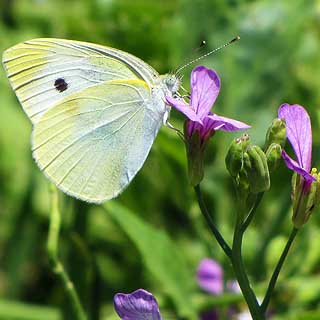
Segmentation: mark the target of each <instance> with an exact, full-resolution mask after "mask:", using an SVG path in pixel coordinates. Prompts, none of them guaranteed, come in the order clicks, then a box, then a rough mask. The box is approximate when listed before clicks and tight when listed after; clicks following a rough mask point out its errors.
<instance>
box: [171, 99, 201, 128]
mask: <svg viewBox="0 0 320 320" xmlns="http://www.w3.org/2000/svg"><path fill="white" fill-rule="evenodd" d="M166 100H167V103H168V104H169V105H171V106H173V107H175V108H176V109H177V110H179V111H180V112H182V113H183V114H184V115H185V116H186V117H187V118H189V119H190V120H192V121H195V122H199V123H202V122H201V119H200V117H199V116H198V115H197V114H196V113H195V112H194V110H193V109H192V108H191V107H190V106H189V105H187V104H186V103H185V102H184V101H183V100H178V99H174V98H172V97H170V96H167V97H166Z"/></svg>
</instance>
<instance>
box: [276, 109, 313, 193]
mask: <svg viewBox="0 0 320 320" xmlns="http://www.w3.org/2000/svg"><path fill="white" fill-rule="evenodd" d="M278 117H279V118H282V119H285V121H286V128H287V138H288V140H289V141H290V143H291V145H292V148H293V150H294V153H295V155H296V157H297V161H295V160H293V159H292V158H291V157H290V156H289V155H288V154H287V153H286V152H285V151H284V150H282V158H283V160H284V162H285V164H286V166H287V167H288V168H289V169H291V170H293V171H295V172H297V173H298V174H299V175H300V176H302V177H303V179H304V182H305V183H304V187H303V191H304V192H307V191H308V190H309V189H310V186H311V183H312V182H313V181H315V180H316V178H315V177H314V176H312V175H311V174H310V169H311V153H312V131H311V123H310V117H309V115H308V113H307V111H306V110H305V109H304V108H303V107H302V106H300V105H298V104H293V105H290V104H288V103H284V104H282V105H281V106H280V107H279V110H278Z"/></svg>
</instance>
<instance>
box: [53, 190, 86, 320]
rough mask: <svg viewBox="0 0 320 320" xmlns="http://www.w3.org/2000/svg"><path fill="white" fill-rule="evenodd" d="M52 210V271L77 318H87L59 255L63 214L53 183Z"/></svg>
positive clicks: (77, 319) (80, 319) (82, 319)
mask: <svg viewBox="0 0 320 320" xmlns="http://www.w3.org/2000/svg"><path fill="white" fill-rule="evenodd" d="M50 191H51V211H50V225H49V234H48V241H47V252H48V256H49V261H50V265H51V268H52V271H53V272H54V273H55V274H56V275H57V277H58V278H59V279H60V281H61V283H62V285H63V287H64V290H65V293H66V295H67V297H68V299H69V301H70V303H71V306H72V308H73V311H74V315H75V317H76V320H86V319H87V317H86V314H85V312H84V310H83V307H82V305H81V302H80V299H79V297H78V294H77V291H76V289H75V287H74V285H73V283H72V281H71V279H70V278H69V276H68V274H67V272H66V270H65V269H64V267H63V264H62V263H61V262H60V260H59V257H58V242H59V231H60V223H61V216H60V211H59V199H58V193H57V189H56V187H55V186H53V185H51V187H50Z"/></svg>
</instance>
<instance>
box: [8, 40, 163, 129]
mask: <svg viewBox="0 0 320 320" xmlns="http://www.w3.org/2000/svg"><path fill="white" fill-rule="evenodd" d="M3 65H4V67H5V70H6V72H7V76H8V78H9V80H10V83H11V85H12V87H13V89H14V91H15V93H16V95H17V97H18V99H19V101H20V103H21V104H22V106H23V109H24V111H25V112H26V113H27V115H28V116H29V118H30V119H31V121H32V123H36V122H37V121H38V120H39V119H40V118H41V116H42V115H43V114H44V113H45V112H46V111H47V110H49V109H50V108H52V107H53V106H55V105H56V104H59V103H60V102H61V101H63V100H64V98H65V97H68V96H69V95H70V94H72V93H75V92H79V91H81V90H83V89H85V88H88V87H91V86H95V85H97V84H100V83H104V82H105V81H110V80H121V79H141V80H144V81H145V82H146V83H147V84H148V85H149V86H151V85H152V84H153V83H154V80H155V79H156V78H157V77H158V76H159V75H158V74H157V72H156V71H155V70H154V69H153V68H152V67H150V66H149V65H148V64H146V63H145V62H143V61H142V60H140V59H139V58H137V57H135V56H133V55H131V54H129V53H126V52H123V51H120V50H117V49H113V48H109V47H104V46H99V45H95V44H91V43H86V42H80V41H71V40H62V39H45V38H44V39H34V40H30V41H26V42H23V43H20V44H18V45H16V46H14V47H12V48H10V49H8V50H7V51H5V53H4V54H3Z"/></svg>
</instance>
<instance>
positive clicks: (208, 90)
mask: <svg viewBox="0 0 320 320" xmlns="http://www.w3.org/2000/svg"><path fill="white" fill-rule="evenodd" d="M219 91H220V79H219V76H218V74H217V73H216V72H215V71H214V70H210V69H207V68H206V67H203V66H199V67H196V68H194V69H193V70H192V73H191V98H190V104H191V106H192V108H193V109H194V110H195V112H196V113H197V115H198V116H199V118H201V119H202V118H203V117H204V116H206V115H207V114H208V113H209V111H210V110H211V108H212V106H213V104H214V102H215V101H216V99H217V97H218V94H219Z"/></svg>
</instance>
